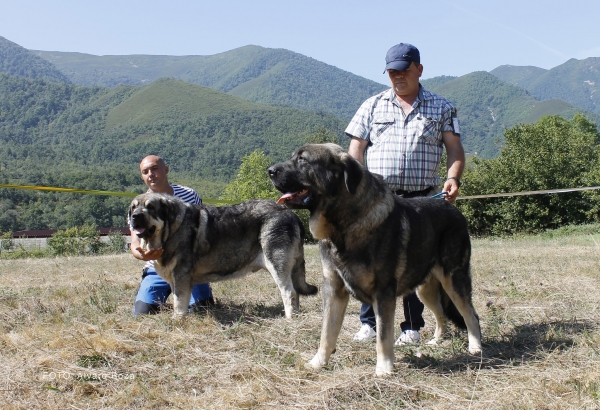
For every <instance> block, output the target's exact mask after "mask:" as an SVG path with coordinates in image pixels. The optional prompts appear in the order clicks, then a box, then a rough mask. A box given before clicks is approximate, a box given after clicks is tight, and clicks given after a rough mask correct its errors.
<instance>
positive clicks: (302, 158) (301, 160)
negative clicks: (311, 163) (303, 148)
mask: <svg viewBox="0 0 600 410" xmlns="http://www.w3.org/2000/svg"><path fill="white" fill-rule="evenodd" d="M297 160H298V162H306V160H305V159H304V157H303V156H302V155H298V159H297Z"/></svg>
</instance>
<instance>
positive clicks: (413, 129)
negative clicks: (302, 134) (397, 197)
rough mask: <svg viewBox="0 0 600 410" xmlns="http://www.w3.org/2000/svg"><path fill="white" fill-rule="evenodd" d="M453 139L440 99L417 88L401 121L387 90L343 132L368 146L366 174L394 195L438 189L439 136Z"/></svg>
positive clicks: (451, 115) (450, 117)
mask: <svg viewBox="0 0 600 410" xmlns="http://www.w3.org/2000/svg"><path fill="white" fill-rule="evenodd" d="M445 131H453V132H454V133H455V134H459V131H458V120H457V118H456V109H455V108H454V106H453V105H452V104H451V103H450V102H449V101H448V100H447V99H445V98H443V97H441V96H439V95H437V94H434V93H432V92H429V91H427V90H426V89H424V88H423V86H420V88H419V95H418V96H417V99H416V100H415V102H414V103H413V110H412V111H411V112H410V114H408V116H406V115H405V114H404V112H403V111H402V108H401V106H400V102H399V101H398V99H397V97H396V94H395V93H394V91H393V90H392V89H391V88H390V89H389V90H386V91H383V92H382V93H379V94H377V95H375V96H373V97H371V98H369V99H368V100H367V101H365V102H364V103H363V104H362V105H361V106H360V108H359V109H358V111H357V112H356V114H355V115H354V118H352V120H351V121H350V124H348V127H347V128H346V135H348V136H349V137H356V138H360V139H362V140H367V141H369V145H368V146H367V150H366V152H365V154H366V159H365V164H366V166H367V169H368V170H369V171H371V172H374V173H376V174H380V175H382V176H383V178H384V180H385V181H386V183H387V184H388V185H389V187H390V188H391V189H392V190H394V191H396V190H399V189H401V190H405V191H409V192H412V191H421V190H423V189H426V188H428V187H436V186H439V185H440V184H441V180H440V178H439V177H438V175H437V173H438V169H439V167H440V160H441V158H442V152H443V150H444V146H443V142H442V132H445Z"/></svg>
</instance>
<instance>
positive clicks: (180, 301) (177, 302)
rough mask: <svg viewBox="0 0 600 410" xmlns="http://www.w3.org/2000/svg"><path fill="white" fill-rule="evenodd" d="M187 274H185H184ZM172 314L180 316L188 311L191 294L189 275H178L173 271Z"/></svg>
mask: <svg viewBox="0 0 600 410" xmlns="http://www.w3.org/2000/svg"><path fill="white" fill-rule="evenodd" d="M186 276H187V275H186ZM171 287H172V288H173V289H172V290H173V316H175V317H181V316H183V315H185V314H186V313H187V312H188V307H189V304H190V296H191V295H192V284H191V282H190V280H189V277H188V278H186V277H178V276H177V274H176V273H173V284H172V285H171Z"/></svg>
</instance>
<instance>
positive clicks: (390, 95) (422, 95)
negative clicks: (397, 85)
mask: <svg viewBox="0 0 600 410" xmlns="http://www.w3.org/2000/svg"><path fill="white" fill-rule="evenodd" d="M383 98H384V99H386V100H388V101H390V102H394V101H397V100H398V97H397V96H396V94H395V93H394V89H393V88H390V89H389V90H388V92H387V93H385V94H384V95H383ZM430 99H431V93H430V92H429V91H427V90H426V89H425V88H423V86H422V85H421V84H419V94H418V95H417V99H416V100H415V102H414V103H413V107H416V106H417V105H419V103H420V102H422V101H425V100H430Z"/></svg>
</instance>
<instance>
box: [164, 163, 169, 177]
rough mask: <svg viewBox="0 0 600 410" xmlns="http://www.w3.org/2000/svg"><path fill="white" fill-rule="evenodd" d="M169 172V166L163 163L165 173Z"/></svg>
mask: <svg viewBox="0 0 600 410" xmlns="http://www.w3.org/2000/svg"><path fill="white" fill-rule="evenodd" d="M168 173H169V166H168V165H165V175H167V174H168Z"/></svg>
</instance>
